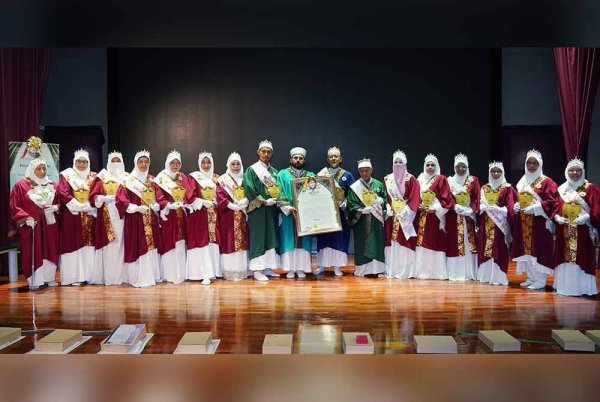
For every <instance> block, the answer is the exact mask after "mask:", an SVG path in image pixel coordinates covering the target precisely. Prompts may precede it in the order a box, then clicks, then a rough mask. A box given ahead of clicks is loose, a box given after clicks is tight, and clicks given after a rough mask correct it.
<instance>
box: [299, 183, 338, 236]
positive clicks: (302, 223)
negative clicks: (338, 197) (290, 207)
mask: <svg viewBox="0 0 600 402" xmlns="http://www.w3.org/2000/svg"><path fill="white" fill-rule="evenodd" d="M319 185H321V186H322V187H319ZM317 188H319V189H320V190H326V191H327V194H328V198H329V201H326V202H327V204H328V205H329V206H331V208H332V209H333V211H334V214H335V219H334V222H331V224H326V225H322V226H319V225H318V224H316V223H312V222H313V221H314V220H315V218H314V217H311V216H310V215H307V214H306V212H305V211H306V210H305V209H304V208H301V207H300V203H302V202H304V200H305V199H304V198H302V197H300V195H301V194H302V193H303V192H308V191H315V189H317ZM307 194H308V193H307ZM292 195H293V197H294V205H295V207H296V208H295V209H296V212H295V213H294V218H295V220H296V233H297V235H298V237H301V236H309V235H318V234H324V233H332V232H341V231H342V221H341V217H340V210H339V208H338V203H337V202H336V201H335V184H334V182H333V178H332V177H331V176H308V177H302V178H299V179H294V180H292ZM319 200H320V201H323V200H324V199H323V197H322V196H320V197H319Z"/></svg>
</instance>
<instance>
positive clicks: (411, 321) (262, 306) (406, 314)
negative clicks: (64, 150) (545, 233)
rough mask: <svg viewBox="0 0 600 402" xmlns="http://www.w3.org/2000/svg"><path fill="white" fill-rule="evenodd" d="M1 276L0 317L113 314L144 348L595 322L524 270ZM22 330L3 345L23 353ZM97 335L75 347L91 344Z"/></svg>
mask: <svg viewBox="0 0 600 402" xmlns="http://www.w3.org/2000/svg"><path fill="white" fill-rule="evenodd" d="M19 279H20V281H19V282H17V283H13V284H9V283H7V282H6V280H5V279H4V281H2V282H0V326H10V327H21V328H23V329H24V330H30V329H32V328H33V324H32V313H33V312H35V324H36V327H37V328H38V330H43V329H55V328H68V329H83V330H84V331H108V330H110V329H112V328H114V327H115V326H116V325H118V324H120V323H145V324H146V325H147V327H148V332H152V333H154V334H155V335H154V337H153V338H152V339H151V340H150V342H149V343H148V345H147V346H146V348H145V350H144V353H154V354H161V353H163V354H169V353H172V352H173V351H174V349H175V347H176V345H177V342H178V341H179V339H180V338H181V336H182V335H183V333H184V332H186V331H212V333H213V337H214V338H217V339H221V344H220V346H219V349H218V351H217V353H234V354H248V353H250V354H256V353H261V347H262V342H263V338H264V336H265V334H268V333H293V334H294V335H295V336H294V342H295V346H294V349H295V350H296V349H297V343H298V338H299V335H300V334H301V333H302V330H303V329H304V328H307V327H309V326H312V325H324V326H326V328H327V329H329V330H331V331H332V332H333V333H334V334H336V335H338V336H341V332H342V331H365V332H370V333H371V335H372V337H373V340H374V342H375V348H376V349H375V351H376V353H378V354H407V353H415V347H414V345H413V343H412V341H413V335H419V334H424V335H436V334H439V335H454V336H455V339H456V340H457V342H458V344H459V347H458V350H459V353H463V354H465V353H489V351H488V349H486V348H485V346H483V345H482V344H481V343H480V342H479V341H478V340H477V338H476V336H475V335H476V333H477V331H478V330H482V329H504V330H506V331H508V332H509V333H510V334H512V335H513V336H515V337H517V338H519V339H523V340H527V341H528V342H525V343H523V346H522V352H524V353H549V354H554V353H562V349H561V348H560V347H559V346H557V345H556V344H555V343H554V342H552V340H551V330H552V329H560V328H576V329H581V330H586V329H600V302H599V300H600V299H599V298H598V297H579V298H577V297H565V296H559V295H556V294H555V293H553V292H552V291H551V287H550V285H549V286H548V287H547V289H546V290H545V291H528V290H524V289H521V288H520V287H519V286H518V283H519V282H521V281H522V280H523V279H522V278H521V277H517V276H515V275H514V266H511V268H510V271H509V279H510V282H511V283H510V286H508V287H505V286H490V285H486V284H480V283H476V282H449V281H437V280H417V279H410V280H394V279H385V278H356V277H354V276H353V275H351V269H348V270H346V271H345V275H344V276H343V277H341V278H338V277H335V276H333V273H332V272H327V273H326V275H325V276H321V277H319V278H316V277H314V276H313V275H308V277H307V278H306V279H304V280H298V279H295V280H289V279H286V278H284V277H283V276H282V278H280V279H274V280H271V281H269V282H268V283H261V282H257V281H254V280H245V281H241V282H229V281H224V280H217V281H214V282H213V283H212V284H211V285H210V286H204V285H202V284H200V283H199V282H185V283H182V284H180V285H174V284H166V283H165V284H159V285H157V286H154V287H151V288H143V289H136V288H132V287H130V286H81V287H71V286H67V287H55V288H44V289H42V290H40V291H37V292H29V291H27V290H26V287H25V282H24V281H23V278H22V277H20V278H19ZM43 335H44V333H43V332H39V333H38V334H37V335H29V336H26V338H25V339H24V340H23V341H21V342H18V343H16V344H15V345H12V346H10V347H8V348H6V349H4V350H2V351H0V353H26V352H28V351H30V350H31V349H32V348H33V342H34V337H37V338H40V337H42V336H43ZM102 339H104V336H100V335H96V336H93V337H92V339H91V340H89V341H88V342H86V343H85V344H83V345H82V346H80V347H79V348H77V349H76V350H75V351H73V352H72V353H76V354H77V353H85V354H92V353H97V352H98V351H99V350H100V346H99V344H100V341H101V340H102Z"/></svg>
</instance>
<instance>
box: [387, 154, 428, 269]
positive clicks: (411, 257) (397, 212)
mask: <svg viewBox="0 0 600 402" xmlns="http://www.w3.org/2000/svg"><path fill="white" fill-rule="evenodd" d="M406 162H407V161H406V155H405V154H404V152H402V151H396V152H394V155H393V156H392V169H393V171H392V173H390V174H389V175H387V176H386V177H384V179H383V184H384V186H385V191H386V193H387V204H386V221H385V228H384V229H385V249H384V252H385V275H386V276H387V277H388V278H396V279H404V278H414V277H415V249H416V247H417V231H416V229H415V216H416V214H417V211H418V210H419V203H420V202H421V192H420V191H419V188H420V187H419V181H418V180H417V179H416V178H415V176H413V175H412V174H410V173H408V171H407V170H406Z"/></svg>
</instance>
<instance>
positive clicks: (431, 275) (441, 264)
mask: <svg viewBox="0 0 600 402" xmlns="http://www.w3.org/2000/svg"><path fill="white" fill-rule="evenodd" d="M415 254H416V262H415V274H416V277H417V278H419V279H442V280H443V279H448V270H447V268H446V253H444V252H443V251H434V250H429V249H428V248H425V247H420V246H417V250H416V253H415Z"/></svg>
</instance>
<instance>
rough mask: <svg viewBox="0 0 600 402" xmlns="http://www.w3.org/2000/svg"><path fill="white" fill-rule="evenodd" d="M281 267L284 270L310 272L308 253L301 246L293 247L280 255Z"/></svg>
mask: <svg viewBox="0 0 600 402" xmlns="http://www.w3.org/2000/svg"><path fill="white" fill-rule="evenodd" d="M281 268H283V270H284V271H286V272H289V271H291V272H296V271H304V272H310V271H311V269H310V253H309V252H308V251H306V250H305V249H303V248H295V249H293V250H292V251H288V252H287V253H283V254H282V255H281Z"/></svg>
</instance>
